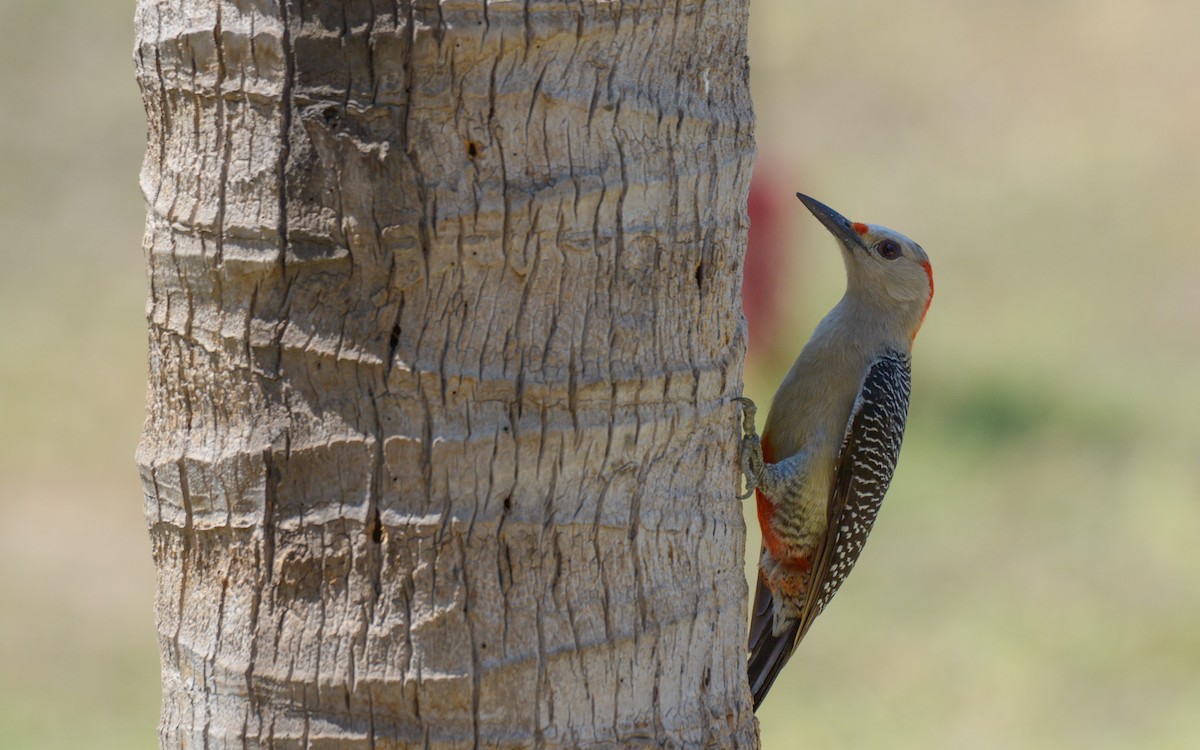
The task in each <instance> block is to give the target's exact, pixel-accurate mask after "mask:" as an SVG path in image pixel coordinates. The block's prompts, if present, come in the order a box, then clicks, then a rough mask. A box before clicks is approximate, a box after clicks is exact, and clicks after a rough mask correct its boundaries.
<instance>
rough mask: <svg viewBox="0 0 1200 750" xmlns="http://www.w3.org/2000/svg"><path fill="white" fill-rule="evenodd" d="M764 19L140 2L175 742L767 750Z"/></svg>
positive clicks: (686, 5)
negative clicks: (757, 142) (755, 294)
mask: <svg viewBox="0 0 1200 750" xmlns="http://www.w3.org/2000/svg"><path fill="white" fill-rule="evenodd" d="M746 20H747V19H746V6H745V3H744V2H719V3H717V2H709V3H705V2H688V0H683V1H682V2H676V1H675V0H671V1H670V2H644V3H640V4H629V3H621V2H611V3H610V2H594V1H593V0H581V1H580V2H570V3H564V2H548V1H539V0H525V1H524V2H496V1H494V2H482V1H478V0H476V1H472V2H457V1H454V0H445V1H444V2H443V3H442V4H440V5H439V4H438V3H436V2H432V1H429V0H427V1H423V2H400V3H395V4H393V3H390V2H389V3H384V2H382V1H380V2H373V1H372V0H345V1H344V2H337V1H334V0H310V1H308V2H301V1H298V0H285V2H283V3H281V4H277V3H276V2H274V1H273V0H140V2H139V3H138V11H137V32H138V41H137V49H136V55H135V56H136V61H137V65H138V80H139V83H140V85H141V87H142V91H143V95H144V100H145V106H146V111H147V117H148V122H149V131H150V132H149V147H148V149H147V154H146V160H145V165H144V169H143V173H142V184H143V188H144V190H145V193H146V196H147V203H148V216H147V225H146V241H145V249H146V256H147V265H148V276H149V285H150V300H149V306H148V318H149V328H150V374H149V394H148V405H147V419H146V425H145V432H144V437H143V440H142V443H141V446H140V447H139V451H138V462H139V466H140V469H141V474H142V479H143V483H144V487H145V498H146V513H147V517H148V520H149V524H150V531H151V538H152V541H153V551H154V559H155V562H156V565H157V568H158V580H159V583H158V597H157V611H158V627H159V634H160V641H161V648H162V662H163V709H162V723H161V727H160V734H161V741H162V745H163V747H230V746H239V747H240V746H248V747H262V746H270V747H322V748H334V747H337V748H343V747H345V748H355V747H364V748H365V747H389V748H407V747H437V748H465V747H544V748H559V747H562V748H566V747H613V746H625V745H635V746H668V747H735V746H736V747H753V746H755V745H756V742H757V740H756V738H755V725H754V719H753V714H752V712H751V710H750V703H749V694H748V692H747V689H746V684H745V683H746V679H745V671H744V631H745V622H744V613H745V603H746V584H745V581H744V578H743V572H742V571H743V567H742V556H743V544H744V528H743V524H742V520H741V514H740V508H739V505H738V503H737V502H736V501H735V500H734V487H735V454H734V451H735V445H736V438H737V424H738V423H737V417H736V414H735V410H734V408H733V406H732V405H731V403H730V398H731V397H732V396H734V395H736V394H737V393H738V392H739V391H740V387H741V384H740V380H741V376H740V374H741V362H742V354H743V349H744V330H743V329H742V327H741V325H740V320H741V311H740V305H739V288H740V279H741V258H742V250H743V243H744V240H745V230H746V219H745V200H746V193H747V187H748V181H749V177H750V163H751V159H752V155H753V142H752V127H753V115H752V113H751V109H750V102H749V91H748V87H747V79H746V76H747V69H746Z"/></svg>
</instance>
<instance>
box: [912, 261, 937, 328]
mask: <svg viewBox="0 0 1200 750" xmlns="http://www.w3.org/2000/svg"><path fill="white" fill-rule="evenodd" d="M921 268H924V269H925V275H926V276H928V277H929V297H927V298H926V299H925V309H924V310H922V311H921V318H920V320H918V321H917V327H916V328H914V329H913V335H912V337H913V340H915V339H916V338H917V331H919V330H921V324H922V323H924V322H925V313H927V312H929V305H930V304H932V303H933V266H931V265H929V261H927V260H925V261H921Z"/></svg>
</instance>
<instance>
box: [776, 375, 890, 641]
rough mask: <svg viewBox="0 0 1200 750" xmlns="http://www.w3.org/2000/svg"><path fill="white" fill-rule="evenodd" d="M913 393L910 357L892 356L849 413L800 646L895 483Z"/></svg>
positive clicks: (803, 612)
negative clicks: (909, 399) (893, 475)
mask: <svg viewBox="0 0 1200 750" xmlns="http://www.w3.org/2000/svg"><path fill="white" fill-rule="evenodd" d="M911 388H912V380H911V369H910V364H909V358H908V356H906V355H904V354H900V353H898V352H888V353H887V354H885V355H883V356H881V357H880V358H879V359H877V360H875V362H874V363H873V364H872V365H871V367H870V369H869V370H868V371H867V376H866V378H865V379H864V380H863V385H862V389H861V390H860V391H859V394H858V398H857V399H856V400H855V402H854V408H853V410H851V412H850V421H849V423H848V424H847V426H846V436H845V438H844V439H843V441H842V450H841V452H840V453H839V454H838V460H837V466H836V469H835V475H834V480H833V489H832V490H831V492H830V494H829V506H828V515H827V516H826V518H827V519H828V527H827V529H826V532H825V538H824V539H822V541H821V546H820V547H819V549H818V552H817V556H816V559H815V561H814V564H813V568H812V570H813V574H814V575H813V580H812V581H810V582H809V583H808V586H807V587H806V589H805V596H804V606H803V608H802V609H801V612H800V623H799V626H800V627H799V629H798V632H797V637H796V642H797V643H798V642H799V641H800V639H802V638H804V635H805V633H807V632H808V629H809V627H810V626H811V625H812V623H813V621H814V620H815V619H816V618H817V615H819V614H821V611H822V610H824V609H825V606H826V605H827V604H829V602H830V600H831V599H833V595H834V594H836V593H837V590H838V588H840V587H841V585H842V582H843V581H845V580H846V576H848V575H850V570H851V568H853V567H854V563H855V562H857V560H858V556H859V554H861V553H862V550H863V546H864V545H865V544H866V543H867V535H868V534H870V533H871V527H872V526H874V525H875V517H876V515H878V513H879V507H880V504H881V503H882V502H883V496H884V493H886V492H887V489H888V485H889V484H891V482H892V474H893V473H894V472H895V470H896V461H897V460H898V459H899V458H900V443H901V441H903V439H904V423H905V421H907V419H908V397H909V393H910V391H911Z"/></svg>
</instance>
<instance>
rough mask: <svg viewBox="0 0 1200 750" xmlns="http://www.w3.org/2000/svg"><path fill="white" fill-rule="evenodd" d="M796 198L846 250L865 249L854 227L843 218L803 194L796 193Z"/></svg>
mask: <svg viewBox="0 0 1200 750" xmlns="http://www.w3.org/2000/svg"><path fill="white" fill-rule="evenodd" d="M796 197H797V198H799V199H800V202H801V203H803V204H804V205H805V207H807V208H808V210H809V211H812V215H813V216H815V217H817V220H818V221H820V222H821V223H822V224H824V225H825V228H826V229H828V230H829V231H830V233H832V234H833V236H834V237H837V238H838V239H839V240H841V242H842V244H843V245H845V246H846V247H847V248H851V247H857V248H860V249H862V250H866V249H867V247H866V245H864V244H863V241H862V238H860V237H859V236H858V232H855V231H854V225H853V224H851V223H850V220H849V219H847V218H846V217H845V216H842V215H841V214H839V213H838V212H837V211H834V210H833V209H832V208H830V207H829V206H826V205H825V204H824V203H822V202H821V201H819V200H816V199H814V198H809V197H808V196H807V195H805V194H804V193H796Z"/></svg>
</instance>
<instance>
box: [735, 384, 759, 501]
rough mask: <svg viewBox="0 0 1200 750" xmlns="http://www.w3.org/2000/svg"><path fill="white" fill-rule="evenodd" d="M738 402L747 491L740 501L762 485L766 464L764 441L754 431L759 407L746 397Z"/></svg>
mask: <svg viewBox="0 0 1200 750" xmlns="http://www.w3.org/2000/svg"><path fill="white" fill-rule="evenodd" d="M736 401H738V402H739V403H740V404H741V405H742V440H741V443H740V444H739V445H738V464H739V465H740V466H741V469H742V474H743V475H745V477H746V491H745V493H743V494H741V495H738V500H745V499H746V498H748V497H750V495H752V494H754V488H755V487H757V486H758V485H759V484H761V483H762V478H763V473H764V471H765V470H766V463H765V462H764V461H763V453H762V440H761V439H760V438H759V437H758V433H757V432H755V430H754V417H755V415H756V414H757V413H758V407H757V406H755V405H754V402H753V401H751V400H750V399H748V398H746V397H744V396H739V397H738V398H737V399H736Z"/></svg>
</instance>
